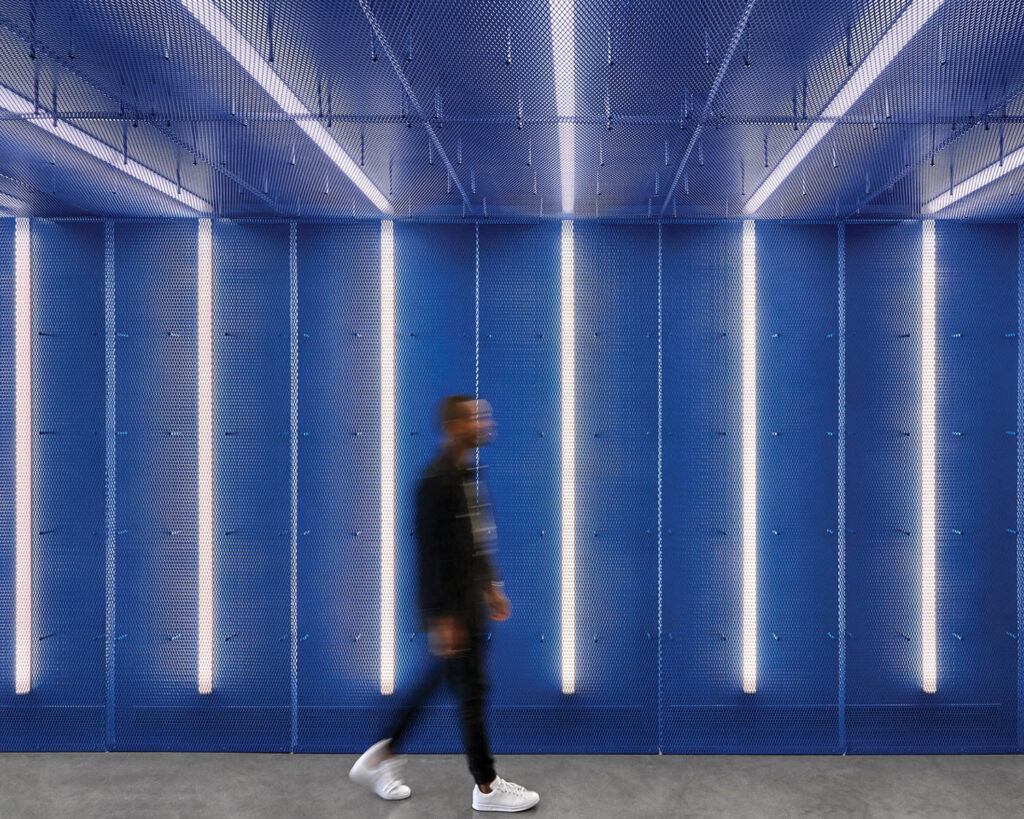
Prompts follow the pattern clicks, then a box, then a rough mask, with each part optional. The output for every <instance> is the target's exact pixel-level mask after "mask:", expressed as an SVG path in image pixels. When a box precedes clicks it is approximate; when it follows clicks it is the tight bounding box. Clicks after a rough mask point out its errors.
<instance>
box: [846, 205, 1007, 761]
mask: <svg viewBox="0 0 1024 819" xmlns="http://www.w3.org/2000/svg"><path fill="white" fill-rule="evenodd" d="M847 237H848V244H847V258H848V262H847V265H848V271H849V276H848V282H849V328H850V342H849V351H850V355H849V391H848V396H849V398H848V402H849V424H850V426H849V430H850V435H851V437H850V439H849V440H850V445H849V447H848V454H849V471H848V483H847V485H848V498H849V507H848V510H849V517H848V521H849V527H850V532H849V534H848V543H849V545H850V551H849V560H848V567H849V573H848V578H849V590H848V597H847V603H848V619H847V622H848V628H849V631H850V634H849V635H848V638H849V639H848V646H849V648H848V650H849V657H850V664H849V696H850V700H849V705H848V727H849V742H850V748H851V750H856V751H877V750H893V751H897V750H919V749H929V750H932V749H935V750H956V749H973V750H983V749H987V750H1005V749H1008V748H1009V747H1012V745H1013V744H1014V739H1015V731H1016V725H1015V720H1016V690H1015V686H1014V671H1015V659H1014V658H1015V653H1016V645H1015V643H1014V642H1013V639H1012V638H1011V634H1013V633H1014V629H1015V622H1014V621H1015V616H1014V611H1015V608H1014V603H1015V600H1014V584H1013V569H1014V565H1015V552H1016V539H1015V537H1014V536H1013V532H1012V531H1011V532H1007V531H1006V530H1007V529H1010V530H1015V528H1016V526H1015V524H1014V522H1013V521H1014V516H1015V502H1014V499H1015V487H1014V485H1013V484H1014V481H1013V477H1014V473H1013V470H1014V466H1015V462H1014V456H1015V453H1016V442H1015V440H1014V436H1013V435H1012V434H1011V435H1008V434H1007V432H1011V433H1013V432H1014V431H1015V427H1016V421H1015V416H1014V409H1015V402H1014V398H1015V394H1016V378H1015V375H1014V373H1015V370H1014V367H1013V363H1014V356H1015V354H1016V346H1015V343H1014V340H1013V339H1014V336H1012V335H1010V336H1008V335H1007V334H1008V333H1011V334H1012V333H1015V332H1016V328H1015V321H1016V316H1015V307H1014V304H1015V302H1014V296H1015V293H1016V275H1015V271H1016V254H1015V253H1014V250H1015V242H1014V239H1015V237H1014V230H1013V229H1012V228H1003V227H998V226H962V225H953V224H950V225H941V224H940V225H939V226H937V229H936V237H937V241H936V255H937V265H936V268H937V325H936V335H937V344H936V361H937V383H936V406H937V414H936V451H937V461H936V510H937V515H936V575H937V600H936V605H937V615H938V619H937V623H938V649H937V656H938V690H937V692H936V693H935V694H925V693H923V692H922V688H921V673H922V667H921V637H920V625H921V623H920V617H921V615H920V606H921V603H920V600H921V598H920V581H921V566H920V559H921V558H920V375H919V373H920V332H921V330H920V322H921V306H920V298H921V296H920V292H921V291H920V275H921V267H920V266H921V227H920V225H917V224H905V225H890V226H850V227H849V228H848V231H847ZM1007 632H1010V634H1007Z"/></svg>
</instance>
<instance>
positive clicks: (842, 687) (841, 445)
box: [836, 222, 846, 753]
mask: <svg viewBox="0 0 1024 819" xmlns="http://www.w3.org/2000/svg"><path fill="white" fill-rule="evenodd" d="M836 233H837V248H836V255H837V257H838V259H837V261H838V265H837V267H838V272H839V292H838V293H837V301H838V304H837V306H838V311H837V314H838V318H839V356H838V358H839V362H838V363H839V413H838V416H839V428H838V429H837V430H836V438H837V439H838V440H837V442H836V443H837V451H836V472H837V473H838V478H839V479H838V484H839V487H838V493H837V498H836V499H837V504H836V512H837V514H836V533H837V535H838V537H837V552H838V554H837V557H838V563H839V618H838V620H839V629H838V637H839V639H838V640H837V642H838V647H839V692H838V697H839V747H840V749H842V752H843V753H845V752H846V224H845V223H844V222H840V223H839V226H838V228H837V229H836Z"/></svg>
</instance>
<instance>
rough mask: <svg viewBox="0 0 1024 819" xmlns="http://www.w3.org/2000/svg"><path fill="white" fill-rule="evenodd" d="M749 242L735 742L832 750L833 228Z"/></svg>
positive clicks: (765, 230)
mask: <svg viewBox="0 0 1024 819" xmlns="http://www.w3.org/2000/svg"><path fill="white" fill-rule="evenodd" d="M756 231H757V242H756V248H757V442H758V450H757V469H758V471H757V487H758V488H757V519H758V533H757V534H758V538H757V551H758V554H757V572H758V582H757V600H758V633H757V651H758V664H757V665H758V686H757V694H756V699H755V700H754V703H753V704H754V707H755V708H756V709H757V711H758V713H757V716H756V718H753V719H751V720H750V721H749V723H748V725H747V726H745V732H744V734H743V735H742V736H744V740H745V743H747V747H748V748H756V749H758V750H771V751H779V752H793V751H800V752H807V751H834V750H836V748H837V747H838V744H839V733H838V707H837V703H838V692H839V671H838V662H837V661H838V650H837V639H836V622H837V606H836V598H837V585H836V576H837V564H836V560H837V554H836V548H837V537H836V515H837V510H836V506H837V498H838V485H837V480H836V469H837V463H836V453H837V447H836V423H837V414H838V413H837V399H838V384H837V347H838V342H837V338H836V327H837V300H838V291H837V261H838V260H837V237H836V228H835V226H832V225H786V224H780V223H772V222H758V223H757V225H756Z"/></svg>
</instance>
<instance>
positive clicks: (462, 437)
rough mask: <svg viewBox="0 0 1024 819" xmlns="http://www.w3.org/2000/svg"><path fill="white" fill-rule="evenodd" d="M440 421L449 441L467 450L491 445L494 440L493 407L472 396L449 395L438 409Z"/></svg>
mask: <svg viewBox="0 0 1024 819" xmlns="http://www.w3.org/2000/svg"><path fill="white" fill-rule="evenodd" d="M438 420H439V421H440V424H441V430H442V431H443V432H444V436H445V438H446V439H447V440H448V441H451V442H457V443H458V444H459V445H461V446H462V447H464V448H466V449H472V448H474V447H478V446H484V445H485V444H489V443H490V442H491V440H492V439H493V438H494V417H493V416H492V414H491V405H490V404H489V403H488V402H487V401H485V400H483V399H479V400H478V399H475V398H473V396H472V395H449V396H448V397H447V398H443V399H442V400H441V403H440V405H439V407H438Z"/></svg>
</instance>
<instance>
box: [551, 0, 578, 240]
mask: <svg viewBox="0 0 1024 819" xmlns="http://www.w3.org/2000/svg"><path fill="white" fill-rule="evenodd" d="M550 4H551V5H550V7H551V50H552V54H553V56H554V65H555V109H556V111H557V112H558V117H559V120H560V121H559V123H558V155H559V161H560V163H561V166H562V213H566V214H571V213H572V212H573V208H574V207H575V206H576V130H575V129H576V126H575V124H574V123H572V122H564V121H562V119H563V118H569V117H575V116H576V9H575V0H550ZM562 235H563V236H564V235H565V234H564V232H563V234H562Z"/></svg>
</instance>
